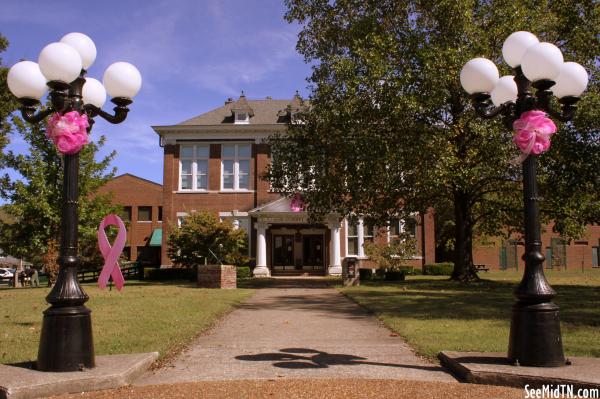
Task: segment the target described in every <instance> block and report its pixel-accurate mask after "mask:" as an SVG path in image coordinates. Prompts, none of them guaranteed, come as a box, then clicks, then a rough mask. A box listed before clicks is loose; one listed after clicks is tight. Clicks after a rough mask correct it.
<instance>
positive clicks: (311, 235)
mask: <svg viewBox="0 0 600 399" xmlns="http://www.w3.org/2000/svg"><path fill="white" fill-rule="evenodd" d="M300 103H301V102H300V98H299V97H297V96H295V97H294V98H292V99H291V100H274V99H271V98H267V99H264V100H248V99H246V97H245V96H244V95H243V94H242V96H240V98H239V99H238V100H237V101H233V100H231V99H229V100H228V101H226V102H225V105H223V106H222V107H219V108H217V109H214V110H212V111H209V112H207V113H204V114H202V115H199V116H197V117H195V118H192V119H189V120H186V121H184V122H181V123H179V124H177V125H171V126H153V128H154V130H155V131H156V132H157V133H158V135H159V136H160V143H161V146H163V147H164V175H163V197H162V202H163V217H164V222H163V237H162V255H161V264H162V265H163V266H167V265H170V264H171V261H170V259H169V258H168V257H167V254H166V249H167V245H166V240H167V236H168V234H169V230H170V229H172V228H174V227H175V226H177V225H178V224H180V223H181V222H182V221H183V220H184V218H185V217H186V216H187V215H189V214H190V213H192V212H194V211H198V210H207V211H211V212H214V213H215V214H216V215H218V216H219V217H220V218H221V219H230V220H231V221H232V222H233V223H234V224H235V225H237V226H239V228H242V229H244V230H245V231H247V233H248V242H249V255H250V257H251V258H253V259H255V261H256V267H255V268H254V274H255V275H278V274H279V275H282V274H304V273H308V274H315V275H339V274H340V273H341V269H342V268H341V265H342V262H343V260H344V258H345V257H347V256H356V257H358V259H359V262H363V264H365V265H366V264H368V260H367V258H366V257H365V254H364V250H363V243H364V242H365V241H367V240H373V239H376V240H377V239H379V240H387V239H389V237H391V236H393V235H394V234H398V231H401V230H404V231H408V232H411V233H412V234H414V236H415V238H416V239H417V247H418V251H417V255H416V256H415V257H414V259H411V260H409V261H407V263H410V264H413V265H415V266H420V265H422V264H425V263H432V262H434V256H435V240H434V229H433V227H434V226H433V215H432V214H431V213H429V214H426V215H417V216H415V218H414V219H411V220H408V221H402V220H392V221H390V227H389V228H387V229H379V228H377V227H376V226H373V225H371V224H369V223H368V221H367V220H363V219H359V221H358V223H357V224H356V225H350V224H349V223H348V222H347V221H346V220H343V219H341V218H340V217H338V216H337V215H334V214H331V215H328V216H327V217H326V218H325V220H324V221H323V223H321V224H318V225H310V224H308V221H307V214H306V212H304V211H298V212H294V210H292V206H291V200H290V199H289V198H283V197H281V196H280V195H279V194H276V193H273V192H271V191H270V190H269V183H268V182H267V181H264V180H262V179H261V178H260V176H261V175H262V173H263V172H264V171H265V170H266V168H267V167H268V165H269V162H270V153H269V148H268V146H267V145H265V144H263V140H264V139H265V138H267V137H268V136H269V135H271V134H273V133H277V132H283V131H285V129H286V124H287V123H288V122H289V121H290V118H291V117H292V116H293V113H294V112H295V111H297V110H298V109H299V107H300Z"/></svg>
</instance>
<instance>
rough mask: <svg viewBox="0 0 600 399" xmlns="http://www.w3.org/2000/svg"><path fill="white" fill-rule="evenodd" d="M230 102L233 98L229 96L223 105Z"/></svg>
mask: <svg viewBox="0 0 600 399" xmlns="http://www.w3.org/2000/svg"><path fill="white" fill-rule="evenodd" d="M232 102H233V98H231V97H229V98H228V99H227V100H225V105H227V104H231V103H232Z"/></svg>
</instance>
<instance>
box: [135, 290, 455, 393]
mask: <svg viewBox="0 0 600 399" xmlns="http://www.w3.org/2000/svg"><path fill="white" fill-rule="evenodd" d="M394 335H395V334H392V333H391V332H390V331H389V330H387V329H386V328H384V327H383V326H382V325H381V324H380V322H379V321H378V320H377V319H375V318H374V317H373V316H372V315H370V314H368V313H367V312H366V311H365V310H363V309H362V308H361V307H359V306H358V305H356V304H354V303H353V302H351V301H350V300H348V299H347V298H345V297H344V296H343V295H341V294H339V293H338V292H337V291H336V290H335V289H333V288H329V287H327V285H326V282H325V281H323V280H319V279H307V278H304V279H274V282H273V285H272V286H270V287H269V288H261V289H258V290H257V292H256V294H255V295H254V296H253V297H252V298H251V299H250V300H248V301H247V302H246V303H245V304H244V305H243V306H241V307H240V308H239V309H237V310H235V311H233V312H232V313H230V314H229V315H228V316H227V317H225V318H224V319H223V320H222V321H221V322H220V323H219V324H218V325H217V326H216V327H215V328H213V329H212V330H210V331H209V332H207V333H206V334H204V335H203V336H201V337H200V338H199V339H197V340H196V341H195V342H194V343H193V345H192V346H191V347H190V349H189V350H188V351H186V352H184V353H183V354H182V355H181V356H179V357H178V358H177V359H175V361H174V362H173V363H172V364H171V365H170V366H167V367H164V368H163V369H160V370H155V371H150V372H148V373H146V374H145V375H143V376H142V377H141V378H140V379H138V380H137V381H136V382H135V385H154V384H165V383H175V382H186V381H210V380H241V379H277V378H370V379H373V378H377V379H408V380H426V381H446V382H451V381H455V379H454V378H453V377H452V376H451V375H449V374H447V373H446V372H444V371H443V369H442V368H441V367H439V366H438V365H434V364H431V363H428V362H426V361H424V360H422V359H420V358H418V357H417V356H415V355H414V354H413V352H412V351H411V349H410V348H409V347H408V346H407V345H406V344H405V343H404V341H402V339H401V338H399V337H397V336H394Z"/></svg>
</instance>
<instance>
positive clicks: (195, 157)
mask: <svg viewBox="0 0 600 399" xmlns="http://www.w3.org/2000/svg"><path fill="white" fill-rule="evenodd" d="M184 147H191V148H192V156H191V157H184V156H182V154H183V151H182V149H183V148H184ZM198 147H205V148H206V149H207V150H208V151H207V156H206V157H198V152H197V148H198ZM183 161H191V162H192V188H182V186H181V183H182V175H183V174H182V171H183ZM198 161H206V173H205V175H206V187H205V188H198V187H197V184H198ZM209 169H210V145H209V144H180V145H179V191H186V192H188V191H200V192H204V191H208V177H209ZM203 175H204V174H203Z"/></svg>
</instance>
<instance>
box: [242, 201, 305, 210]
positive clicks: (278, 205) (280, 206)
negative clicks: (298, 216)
mask: <svg viewBox="0 0 600 399" xmlns="http://www.w3.org/2000/svg"><path fill="white" fill-rule="evenodd" d="M282 212H286V213H287V212H290V213H300V212H294V211H292V198H287V197H283V198H279V199H277V200H275V201H272V202H268V203H266V204H264V205H261V206H259V207H257V208H254V209H251V210H249V211H248V213H282Z"/></svg>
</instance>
